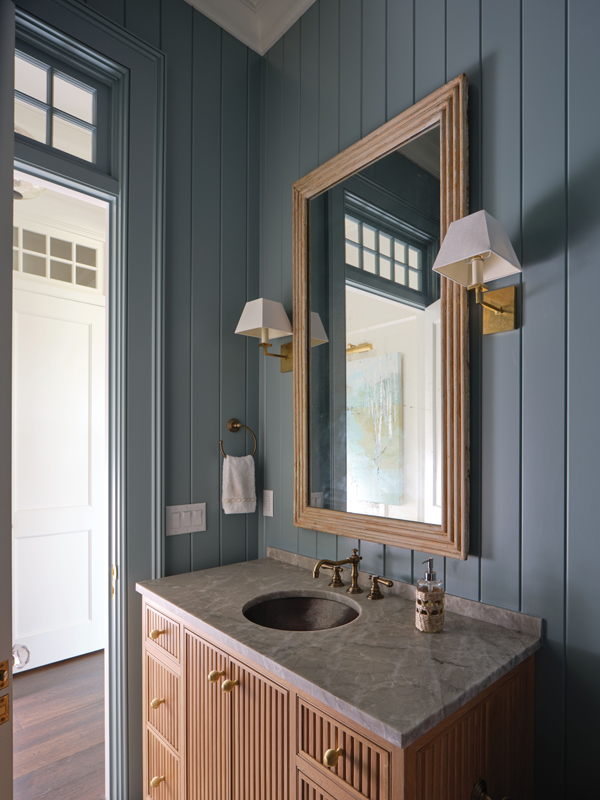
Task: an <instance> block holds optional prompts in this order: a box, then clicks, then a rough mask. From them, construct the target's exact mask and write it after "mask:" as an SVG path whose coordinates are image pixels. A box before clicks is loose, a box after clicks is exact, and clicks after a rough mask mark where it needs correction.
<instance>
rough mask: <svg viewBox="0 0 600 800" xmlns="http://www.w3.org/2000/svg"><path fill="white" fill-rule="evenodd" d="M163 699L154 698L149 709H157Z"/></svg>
mask: <svg viewBox="0 0 600 800" xmlns="http://www.w3.org/2000/svg"><path fill="white" fill-rule="evenodd" d="M164 702H165V700H164V698H158V697H155V698H154V700H153V701H152V702H151V703H150V707H151V708H158V707H159V706H160V704H161V703H164Z"/></svg>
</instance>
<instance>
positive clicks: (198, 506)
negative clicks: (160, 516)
mask: <svg viewBox="0 0 600 800" xmlns="http://www.w3.org/2000/svg"><path fill="white" fill-rule="evenodd" d="M166 527H167V536H177V535H178V534H180V533H196V532H198V531H205V530H206V503H191V504H189V505H186V506H167V525H166Z"/></svg>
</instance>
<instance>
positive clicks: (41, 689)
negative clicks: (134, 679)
mask: <svg viewBox="0 0 600 800" xmlns="http://www.w3.org/2000/svg"><path fill="white" fill-rule="evenodd" d="M13 719H14V762H13V763H14V767H13V772H14V800H38V798H43V800H59V798H60V800H103V799H104V652H103V651H102V650H101V651H99V652H97V653H90V654H88V655H85V656H80V657H79V658H73V659H71V660H69V661H60V662H59V663H57V664H50V665H49V666H47V667H40V668H39V669H34V670H31V671H30V672H25V673H23V674H21V675H15V677H14V705H13Z"/></svg>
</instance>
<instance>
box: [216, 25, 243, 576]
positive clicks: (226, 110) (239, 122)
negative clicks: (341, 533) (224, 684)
mask: <svg viewBox="0 0 600 800" xmlns="http://www.w3.org/2000/svg"><path fill="white" fill-rule="evenodd" d="M221 42H222V44H221V89H222V98H221V108H222V112H221V113H222V123H221V125H222V128H221V144H222V159H221V438H222V439H223V441H224V442H225V443H226V445H225V452H226V453H231V454H232V455H238V456H239V455H246V454H247V453H248V452H250V453H251V452H252V450H249V451H248V449H247V448H248V445H247V442H246V436H245V434H244V433H241V432H239V433H236V434H232V433H230V432H229V431H228V430H227V420H229V419H231V417H236V418H237V419H240V417H242V416H244V415H245V411H246V396H245V395H246V342H245V339H244V338H243V337H242V336H240V335H239V334H235V333H234V331H235V328H236V325H237V323H238V321H239V318H240V315H241V313H242V311H243V310H244V305H245V303H246V279H245V278H246V276H245V267H246V222H247V219H246V199H247V183H246V181H247V141H246V128H247V102H248V72H247V69H248V57H247V49H246V47H245V45H243V44H242V43H241V42H240V41H239V40H238V39H234V37H233V36H231V35H230V34H229V33H226V32H225V31H224V32H223V34H222V40H221ZM240 422H242V424H244V425H245V424H246V420H245V419H240ZM215 444H216V443H215ZM245 558H246V515H245V514H225V513H224V512H222V513H221V563H222V564H234V563H236V562H238V561H244V560H245Z"/></svg>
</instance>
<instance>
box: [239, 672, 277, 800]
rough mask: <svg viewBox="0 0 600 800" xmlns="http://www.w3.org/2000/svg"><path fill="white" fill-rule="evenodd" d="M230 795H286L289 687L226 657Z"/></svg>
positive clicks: (260, 798) (265, 799)
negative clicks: (229, 683) (229, 688)
mask: <svg viewBox="0 0 600 800" xmlns="http://www.w3.org/2000/svg"><path fill="white" fill-rule="evenodd" d="M230 672H231V677H232V679H237V680H238V681H239V685H238V686H236V687H234V689H233V690H232V691H231V693H230V694H229V695H227V699H228V700H229V701H230V704H231V706H230V708H231V758H232V764H231V767H232V795H231V797H232V798H235V800H287V798H288V796H289V786H288V783H289V758H290V756H289V731H288V692H287V690H286V689H282V688H281V686H278V685H277V684H275V683H272V682H271V681H269V680H267V679H266V678H264V677H262V676H261V675H259V674H258V673H257V672H254V671H253V670H251V669H249V667H247V666H245V665H243V664H240V663H238V662H237V661H235V660H234V659H233V658H231V659H230Z"/></svg>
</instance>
